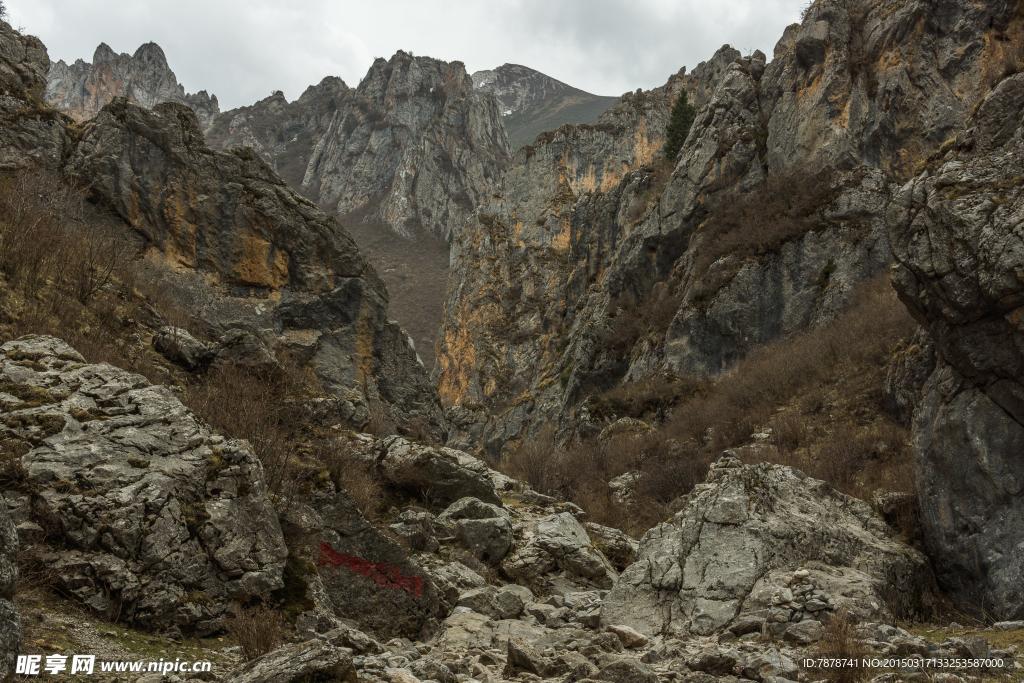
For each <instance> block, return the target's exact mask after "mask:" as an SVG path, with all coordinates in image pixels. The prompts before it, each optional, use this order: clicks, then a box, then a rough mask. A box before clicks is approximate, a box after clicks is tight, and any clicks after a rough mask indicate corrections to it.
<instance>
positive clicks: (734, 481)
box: [601, 455, 933, 635]
mask: <svg viewBox="0 0 1024 683" xmlns="http://www.w3.org/2000/svg"><path fill="white" fill-rule="evenodd" d="M812 561H817V562H818V563H820V564H817V565H815V566H817V567H818V568H819V571H820V574H821V576H825V575H828V574H829V572H830V571H832V572H833V573H835V572H838V573H839V574H840V577H838V578H837V579H836V580H835V581H832V582H831V583H830V582H829V581H827V580H826V579H824V578H821V579H820V581H821V582H824V583H825V584H826V585H827V587H828V589H829V590H830V591H833V592H834V593H835V595H836V598H837V599H838V598H839V596H841V591H842V590H843V582H842V581H840V580H839V579H841V578H843V577H846V576H847V573H849V572H855V573H856V574H857V576H858V578H859V579H860V582H858V583H857V584H856V585H857V587H858V591H859V592H857V593H855V594H854V595H852V596H851V597H850V598H848V599H847V600H849V601H850V602H867V603H869V606H870V603H874V609H875V611H876V612H880V613H882V615H883V616H886V617H888V618H890V619H891V618H892V617H893V616H901V617H913V616H918V615H920V614H921V612H922V611H923V610H924V609H925V608H926V606H927V601H928V598H929V595H930V593H929V590H930V589H931V587H932V581H933V580H932V577H931V574H930V570H929V568H928V563H927V561H926V559H925V558H924V556H923V555H922V554H921V553H919V552H917V551H915V550H914V549H912V548H909V547H907V546H906V545H904V544H902V543H900V542H899V541H897V540H896V539H895V538H894V535H893V532H892V531H891V530H890V529H889V528H888V527H887V526H886V525H885V523H884V522H882V521H881V520H879V519H878V518H877V517H876V516H875V514H874V512H873V511H872V509H871V507H870V506H869V505H868V504H867V503H865V502H863V501H860V500H857V499H855V498H851V497H849V496H846V495H844V494H842V493H839V492H838V491H836V490H835V489H833V488H832V487H831V486H830V485H829V484H828V483H826V482H823V481H818V480H816V479H811V478H809V477H807V476H806V475H805V474H803V473H802V472H800V471H798V470H795V469H793V468H791V467H780V466H776V465H772V464H768V463H762V464H760V465H755V466H746V465H742V464H741V463H740V462H739V460H738V459H736V458H734V457H731V456H728V455H727V456H725V457H723V458H721V459H720V460H719V461H718V462H716V463H714V464H713V465H712V468H711V471H710V472H709V474H708V478H707V480H706V482H705V483H704V484H702V485H699V486H697V487H696V488H695V489H694V491H693V493H691V494H690V495H689V496H688V499H687V501H686V505H685V507H684V508H683V509H682V510H681V511H680V512H679V513H677V514H676V515H675V517H674V518H673V519H672V520H671V521H669V522H665V523H663V524H660V525H658V526H657V527H655V528H653V529H651V530H650V531H648V532H647V534H645V535H644V538H643V540H642V541H641V543H640V551H639V554H638V559H637V560H636V562H634V563H633V564H632V565H630V566H629V567H628V568H627V569H626V570H625V571H624V572H623V573H622V576H621V577H620V579H619V581H618V583H617V584H616V585H615V587H614V588H613V589H612V590H611V592H610V593H609V594H608V596H607V597H606V598H605V600H604V602H603V604H602V606H601V622H602V623H603V624H623V625H626V626H631V627H633V628H635V629H637V630H638V631H640V632H642V633H646V634H648V635H657V634H663V633H664V634H680V635H710V634H713V633H715V632H719V631H721V630H722V629H725V628H727V627H728V626H729V625H730V624H732V623H733V621H734V620H737V619H741V618H743V617H745V616H747V615H751V614H757V615H759V616H760V617H761V618H762V619H763V618H764V617H765V616H767V610H768V609H769V608H770V607H771V606H772V603H771V598H772V597H773V596H774V595H775V593H776V590H777V588H778V587H779V586H781V585H782V583H783V581H784V577H783V570H787V569H788V570H790V571H792V570H793V569H795V568H797V567H799V566H800V565H803V564H810V563H811V562H812ZM853 568H856V569H853ZM773 570H775V571H776V572H778V573H775V574H773V573H772V572H773ZM808 573H809V572H808ZM801 576H805V574H804V573H803V572H801ZM816 578H817V575H816ZM847 580H848V581H849V577H847ZM865 587H866V588H867V590H866V591H864V590H863V588H865ZM851 590H852V589H851ZM865 593H866V594H865Z"/></svg>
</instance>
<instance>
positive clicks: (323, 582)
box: [283, 489, 444, 640]
mask: <svg viewBox="0 0 1024 683" xmlns="http://www.w3.org/2000/svg"><path fill="white" fill-rule="evenodd" d="M283 526H284V529H285V533H287V534H288V535H289V536H291V537H294V538H301V539H304V540H305V544H304V547H303V548H302V549H301V550H299V555H300V556H301V558H302V559H304V560H305V561H306V562H308V563H310V564H311V565H315V567H316V574H317V576H316V577H315V578H314V579H313V580H306V581H307V583H308V584H309V588H308V589H307V595H308V596H309V598H310V599H311V600H312V601H313V602H314V603H323V604H321V605H318V607H319V608H322V609H327V610H330V611H331V612H333V614H334V616H335V617H337V618H341V619H351V620H353V621H355V622H356V623H358V624H359V627H360V629H362V630H363V631H366V632H367V633H371V634H373V635H374V636H377V637H379V638H382V639H385V640H387V639H389V638H392V637H411V638H415V637H418V636H420V634H421V633H422V632H423V629H424V626H426V625H428V622H429V621H430V620H432V619H438V618H441V617H443V616H444V614H443V613H441V605H440V602H439V599H438V592H437V589H436V588H435V586H434V582H433V581H432V579H431V577H430V575H429V574H427V573H426V572H424V571H423V569H422V568H420V567H419V565H417V564H416V563H415V562H413V561H412V560H411V559H409V557H408V556H407V555H406V553H405V551H403V550H402V549H401V548H400V547H399V546H398V544H397V543H395V542H394V541H393V540H391V539H390V538H388V537H387V536H385V535H384V534H382V533H381V532H380V531H378V530H377V529H376V528H375V527H374V526H373V525H372V524H370V523H369V522H368V521H367V520H366V519H365V518H364V517H363V515H362V514H360V512H359V510H358V508H357V507H356V504H355V501H354V500H352V497H351V496H350V495H349V494H348V492H347V491H344V490H342V491H338V492H334V491H333V489H329V490H326V491H319V492H314V493H313V494H311V495H310V496H309V498H308V499H306V500H303V501H301V502H300V501H293V502H291V503H290V504H289V505H288V506H287V509H286V512H285V514H284V517H283Z"/></svg>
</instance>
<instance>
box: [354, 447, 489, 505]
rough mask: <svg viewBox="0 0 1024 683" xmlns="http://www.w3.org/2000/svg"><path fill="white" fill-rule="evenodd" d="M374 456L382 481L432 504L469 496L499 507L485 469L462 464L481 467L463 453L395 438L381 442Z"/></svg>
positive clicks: (449, 501) (452, 501) (451, 501)
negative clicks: (412, 493) (419, 496)
mask: <svg viewBox="0 0 1024 683" xmlns="http://www.w3.org/2000/svg"><path fill="white" fill-rule="evenodd" d="M374 457H375V459H376V464H377V467H378V469H379V470H380V472H381V474H382V475H383V476H384V478H385V479H387V480H388V481H389V482H391V483H392V484H395V485H397V486H401V487H403V488H407V489H410V490H412V491H414V492H416V493H418V494H419V495H421V496H422V497H424V498H429V499H431V500H432V502H435V503H442V504H451V503H454V502H455V501H457V500H459V499H460V498H466V497H472V498H478V499H479V500H481V501H482V502H484V503H489V504H491V505H495V506H498V507H500V506H501V505H502V502H501V496H500V495H498V493H497V492H496V491H495V489H494V482H493V481H492V480H491V478H490V477H489V476H488V475H487V473H486V470H487V468H486V466H483V468H482V469H481V468H471V467H468V466H466V465H464V464H463V463H464V462H467V461H472V462H474V463H478V464H479V465H481V466H482V465H483V463H480V462H479V461H478V460H476V459H475V458H472V457H471V456H467V455H466V454H465V453H461V452H459V451H455V450H453V449H451V448H436V447H433V446H428V445H425V444H420V443H416V442H414V441H410V440H408V439H404V438H402V437H399V436H395V437H390V438H387V439H384V440H383V441H381V442H380V443H379V444H378V446H377V451H376V453H375V455H374Z"/></svg>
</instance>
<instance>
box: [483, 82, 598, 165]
mask: <svg viewBox="0 0 1024 683" xmlns="http://www.w3.org/2000/svg"><path fill="white" fill-rule="evenodd" d="M472 78H473V89H474V90H475V91H476V92H479V93H484V92H489V93H492V94H494V96H495V97H497V98H498V101H499V102H500V103H501V106H502V112H501V113H502V117H503V119H504V122H505V127H506V129H507V130H508V134H509V141H510V143H511V144H512V149H513V150H517V149H519V148H521V147H523V146H525V145H527V144H529V143H531V142H533V140H534V139H535V138H536V137H537V135H539V134H540V133H542V132H544V131H546V130H554V129H556V128H558V127H559V126H561V125H563V124H566V123H572V124H575V123H594V122H595V121H597V118H598V116H600V114H601V113H602V112H604V111H605V110H607V109H608V108H609V107H611V106H612V105H613V104H615V102H616V100H617V99H618V98H616V97H609V96H602V95H593V94H591V93H588V92H585V91H583V90H580V89H579V88H575V87H573V86H571V85H568V84H567V83H563V82H562V81H559V80H558V79H555V78H552V77H551V76H548V75H546V74H543V73H541V72H540V71H537V70H536V69H531V68H530V67H527V66H523V65H521V64H508V63H506V64H503V65H501V66H499V67H498V68H496V69H491V70H484V71H476V72H474V73H473V74H472Z"/></svg>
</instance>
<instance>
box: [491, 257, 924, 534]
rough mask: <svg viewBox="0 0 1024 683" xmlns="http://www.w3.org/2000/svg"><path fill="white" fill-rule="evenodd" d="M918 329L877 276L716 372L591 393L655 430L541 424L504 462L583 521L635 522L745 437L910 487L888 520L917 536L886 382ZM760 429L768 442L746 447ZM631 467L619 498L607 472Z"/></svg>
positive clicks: (765, 450) (782, 455)
mask: <svg viewBox="0 0 1024 683" xmlns="http://www.w3.org/2000/svg"><path fill="white" fill-rule="evenodd" d="M915 329H916V325H915V324H914V322H913V320H912V319H911V318H910V316H909V315H908V314H907V312H906V309H905V308H904V307H903V305H902V304H901V303H900V302H899V301H898V300H897V299H896V296H895V294H894V292H893V291H892V288H891V286H890V285H889V283H888V278H887V277H885V276H881V277H879V278H877V279H876V280H874V281H872V282H871V283H868V284H867V285H865V286H864V287H863V288H862V289H861V291H860V292H858V294H857V295H856V296H855V298H854V300H853V301H852V303H851V305H850V307H849V309H848V310H847V312H846V313H845V314H843V315H842V316H841V317H840V318H838V319H837V320H835V321H833V322H832V323H830V324H828V325H823V326H821V327H818V328H814V329H810V330H806V331H804V332H802V333H800V334H798V335H796V336H794V337H792V338H790V339H787V340H782V341H779V342H777V343H775V344H770V345H767V346H764V347H761V348H758V349H756V350H754V351H753V352H751V353H750V355H749V356H748V357H747V358H745V359H744V360H742V361H740V362H739V363H737V364H736V365H735V366H734V368H733V369H732V370H730V371H729V372H728V373H726V374H725V375H723V376H721V377H720V378H718V379H717V380H711V379H706V378H705V379H697V378H690V379H682V378H662V379H653V380H648V381H646V382H643V383H637V384H634V385H630V386H627V387H619V388H616V389H614V390H612V391H609V392H607V393H605V394H603V395H601V396H597V397H592V398H591V399H590V400H589V402H588V406H589V409H590V412H591V415H592V416H593V417H595V418H596V419H598V420H603V421H605V422H610V421H611V420H613V419H615V418H617V417H624V416H629V417H634V418H638V419H648V420H650V421H651V423H652V424H656V425H657V429H656V431H653V432H650V433H647V434H643V435H640V436H630V435H624V436H619V437H617V438H614V439H611V440H601V441H598V440H594V441H586V442H583V443H579V444H575V445H573V446H571V447H569V448H559V447H557V446H556V444H555V442H554V430H553V428H547V429H545V430H542V431H541V432H540V434H539V435H538V436H537V437H536V438H534V439H529V440H526V441H524V442H523V443H522V444H520V446H519V447H518V448H517V449H515V450H514V451H513V452H512V453H511V454H510V455H509V456H508V457H507V459H506V460H505V462H503V463H502V464H501V467H502V470H503V471H504V472H506V473H507V474H509V475H510V476H513V477H516V478H518V479H522V480H524V481H527V482H529V483H530V485H531V486H533V487H534V488H535V489H537V490H538V491H541V492H543V493H550V494H553V495H556V496H559V497H562V498H565V499H568V500H572V501H573V502H575V503H576V504H578V505H580V506H581V507H583V509H584V510H586V511H587V513H588V519H589V520H590V521H595V522H598V523H601V524H607V525H609V526H615V527H618V528H620V529H623V530H626V531H628V532H630V533H639V532H642V531H643V530H645V529H646V528H648V527H649V526H651V525H652V524H654V523H656V522H658V521H661V520H663V519H664V518H665V517H666V516H667V514H668V512H669V510H670V504H671V503H672V502H673V500H675V499H676V498H678V497H679V496H681V495H683V494H685V493H687V492H688V491H690V490H691V489H692V487H693V486H694V485H695V484H696V483H698V482H700V481H703V479H704V477H705V475H706V474H707V467H708V465H709V464H710V463H711V462H712V461H713V460H715V459H716V458H718V457H719V456H720V455H721V452H722V450H723V449H727V448H740V454H741V457H743V458H744V460H745V461H746V462H748V463H753V462H760V461H771V462H776V463H780V464H785V465H792V466H795V467H798V468H799V469H801V470H803V471H804V472H806V473H807V474H809V475H810V476H812V477H816V478H819V479H823V480H825V481H828V482H830V483H831V484H832V485H833V486H835V487H836V488H837V489H838V490H840V491H842V492H844V493H847V494H850V495H853V496H856V497H858V498H862V499H865V500H871V499H872V496H873V494H874V493H875V492H876V491H877V490H879V489H883V490H886V491H894V492H901V493H907V494H910V496H908V497H905V498H903V499H902V500H901V502H900V503H899V504H898V505H896V506H895V508H894V509H893V510H892V511H891V514H890V515H889V521H890V523H892V524H893V525H894V526H895V527H897V528H898V529H899V530H901V531H902V532H903V535H904V536H905V538H906V539H907V540H908V541H913V540H915V539H918V538H919V533H920V532H919V528H920V524H919V512H918V509H917V504H916V490H915V488H914V475H913V468H912V457H911V452H910V448H909V433H908V431H907V430H906V429H905V428H904V427H902V426H901V425H900V424H899V423H898V422H897V421H896V420H895V419H894V418H892V417H891V416H890V415H888V414H887V413H885V410H884V407H883V404H882V391H881V387H882V386H883V384H884V378H885V372H886V368H887V367H888V365H889V362H890V360H891V358H892V356H893V354H894V353H895V352H896V350H897V349H898V348H899V345H900V343H901V340H903V339H906V338H908V337H910V336H911V335H912V334H913V332H914V330H915ZM655 420H656V421H655ZM760 432H766V433H768V434H769V435H770V436H769V438H768V440H767V442H766V443H763V444H762V445H760V446H758V447H745V446H749V445H750V444H751V443H752V441H753V439H752V437H753V435H754V434H755V433H760ZM628 471H639V472H641V473H643V476H642V477H641V478H640V480H639V482H638V483H637V484H636V485H635V486H633V488H632V492H631V496H632V502H631V503H629V504H623V503H622V502H620V501H619V500H616V499H615V498H614V497H613V496H612V495H611V492H610V490H609V489H608V487H607V482H608V481H609V480H610V479H612V478H614V477H616V476H619V475H621V474H624V473H625V472H628Z"/></svg>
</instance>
